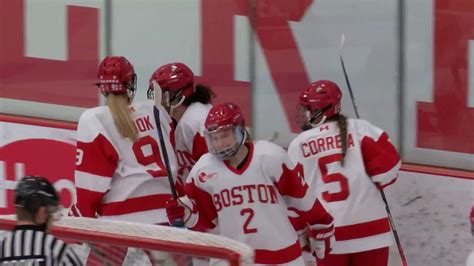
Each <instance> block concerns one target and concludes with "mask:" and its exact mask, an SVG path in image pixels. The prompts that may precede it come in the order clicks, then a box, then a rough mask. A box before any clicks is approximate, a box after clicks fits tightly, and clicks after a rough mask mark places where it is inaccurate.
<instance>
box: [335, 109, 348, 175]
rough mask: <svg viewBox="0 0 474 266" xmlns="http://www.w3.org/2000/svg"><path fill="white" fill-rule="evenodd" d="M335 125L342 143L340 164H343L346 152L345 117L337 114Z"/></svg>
mask: <svg viewBox="0 0 474 266" xmlns="http://www.w3.org/2000/svg"><path fill="white" fill-rule="evenodd" d="M337 126H338V127H339V136H340V137H341V143H342V158H341V160H340V162H341V164H342V166H344V159H345V157H346V152H347V118H346V117H345V116H344V115H342V114H339V115H338V116H337Z"/></svg>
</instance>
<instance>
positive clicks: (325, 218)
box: [304, 199, 334, 225]
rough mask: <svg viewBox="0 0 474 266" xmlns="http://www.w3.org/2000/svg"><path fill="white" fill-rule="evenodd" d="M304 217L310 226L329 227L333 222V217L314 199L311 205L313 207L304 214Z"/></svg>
mask: <svg viewBox="0 0 474 266" xmlns="http://www.w3.org/2000/svg"><path fill="white" fill-rule="evenodd" d="M304 217H306V221H307V222H308V223H309V224H310V225H313V224H326V225H329V224H331V223H332V222H333V220H334V219H333V217H332V216H331V214H329V212H327V211H326V209H325V208H324V207H323V205H322V204H321V202H320V201H319V200H318V199H316V201H315V202H314V204H313V207H311V209H309V210H308V211H306V212H304Z"/></svg>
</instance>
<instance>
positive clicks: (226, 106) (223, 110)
mask: <svg viewBox="0 0 474 266" xmlns="http://www.w3.org/2000/svg"><path fill="white" fill-rule="evenodd" d="M244 124H245V119H244V115H243V114H242V111H241V110H240V108H239V107H238V106H237V105H235V104H233V103H223V104H218V105H216V106H214V107H212V108H211V110H209V113H208V114H207V118H206V122H205V124H204V125H205V127H206V129H207V130H210V131H212V130H214V129H216V128H219V127H228V126H244Z"/></svg>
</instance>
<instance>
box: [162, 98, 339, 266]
mask: <svg viewBox="0 0 474 266" xmlns="http://www.w3.org/2000/svg"><path fill="white" fill-rule="evenodd" d="M205 127H206V131H205V137H206V141H207V145H208V147H209V150H210V153H207V154H205V155H203V156H202V157H201V159H199V161H198V162H197V163H196V164H195V165H194V167H193V169H192V170H191V172H190V174H189V176H188V178H187V181H186V184H185V192H186V196H185V197H182V198H180V199H179V201H176V200H170V201H169V202H168V204H167V214H168V218H169V219H170V222H172V221H174V219H176V218H179V219H182V218H183V217H184V221H185V223H186V226H187V227H188V228H190V229H192V230H199V231H204V230H208V229H212V228H215V227H216V226H219V234H220V235H223V236H226V237H229V238H232V239H235V240H238V241H242V242H244V243H247V244H248V245H250V246H251V247H253V248H254V249H255V263H256V264H264V265H265V264H266V265H269V264H271V265H275V264H285V265H303V264H304V262H303V258H302V251H301V248H300V244H299V241H298V236H297V234H296V232H295V229H294V228H293V226H292V224H291V223H290V219H289V218H288V212H287V209H288V208H290V209H292V210H293V211H295V212H296V213H298V214H299V215H300V216H301V217H304V219H305V222H306V224H307V227H308V231H309V233H308V234H309V236H310V240H311V242H312V243H311V244H312V245H311V246H312V248H313V251H314V253H315V255H317V256H318V257H320V258H323V257H324V256H325V255H326V254H327V252H328V251H329V249H330V238H331V236H332V235H333V225H332V217H331V215H330V214H329V213H327V212H326V210H325V209H324V208H323V206H322V205H321V204H320V202H319V201H318V200H317V199H316V194H315V192H313V191H311V190H310V189H309V187H308V185H307V184H306V182H305V181H304V179H303V173H302V168H301V165H297V166H295V165H294V164H293V163H292V162H291V161H290V159H289V157H288V155H287V153H286V152H285V151H284V150H283V149H282V148H280V147H279V146H277V145H275V144H273V143H271V142H268V141H255V142H252V141H250V139H249V138H248V133H247V131H246V130H245V125H244V117H243V115H242V112H241V111H240V108H239V107H237V106H236V105H234V104H232V103H225V104H219V105H216V106H214V107H213V108H211V110H210V111H209V114H208V116H207V118H206V121H205ZM182 206H185V208H183V207H182Z"/></svg>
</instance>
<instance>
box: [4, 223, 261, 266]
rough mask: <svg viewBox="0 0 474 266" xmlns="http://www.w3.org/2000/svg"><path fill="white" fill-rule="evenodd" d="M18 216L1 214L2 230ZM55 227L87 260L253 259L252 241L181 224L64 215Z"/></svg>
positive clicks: (167, 262)
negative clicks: (206, 231) (250, 244)
mask: <svg viewBox="0 0 474 266" xmlns="http://www.w3.org/2000/svg"><path fill="white" fill-rule="evenodd" d="M13 219H14V217H0V230H10V229H12V228H13V226H14V224H15V221H14V220H13ZM51 232H52V234H54V235H56V236H57V237H59V238H61V239H64V240H66V241H68V242H71V243H72V245H73V246H74V249H75V250H76V252H77V253H78V255H79V256H80V257H81V258H82V259H83V260H84V262H85V263H86V262H87V265H177V266H181V265H200V266H201V265H252V264H253V250H252V248H250V247H249V246H248V245H246V244H243V243H241V242H237V241H234V240H232V239H229V238H226V237H222V236H217V235H212V234H205V233H199V232H193V231H190V230H187V229H182V228H174V227H168V226H160V225H147V224H139V223H132V222H122V221H109V220H98V219H91V218H75V217H65V218H63V219H61V220H60V221H58V222H56V223H55V225H54V227H53V228H52V230H51ZM1 237H2V233H1V232H0V238H1Z"/></svg>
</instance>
